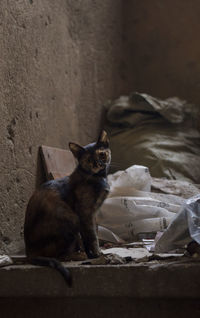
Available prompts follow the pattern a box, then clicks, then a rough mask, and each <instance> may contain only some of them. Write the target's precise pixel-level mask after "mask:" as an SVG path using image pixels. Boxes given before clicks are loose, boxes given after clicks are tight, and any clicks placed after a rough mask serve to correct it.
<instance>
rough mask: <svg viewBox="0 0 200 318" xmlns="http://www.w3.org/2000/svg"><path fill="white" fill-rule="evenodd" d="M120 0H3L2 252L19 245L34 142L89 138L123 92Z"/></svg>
mask: <svg viewBox="0 0 200 318" xmlns="http://www.w3.org/2000/svg"><path fill="white" fill-rule="evenodd" d="M121 12H122V8H121V1H119V0H110V1H94V0H84V1H81V0H76V1H72V0H56V1H54V0H37V1H36V0H18V1H12V0H7V1H6V0H2V1H1V4H0V51H1V54H0V113H1V116H0V135H1V139H0V154H1V160H0V224H1V225H0V250H1V251H12V252H14V251H15V250H16V249H18V248H19V247H20V246H21V242H22V228H23V220H24V212H25V207H26V204H27V202H28V199H29V197H30V195H31V193H32V191H33V190H34V188H35V185H36V183H37V182H38V181H40V180H38V178H39V175H40V172H41V169H40V166H39V159H38V146H39V145H41V144H45V145H50V146H57V147H63V148H67V147H68V142H69V140H72V141H76V142H82V143H88V142H89V141H92V140H94V138H96V136H97V132H98V130H99V127H100V119H101V114H102V104H103V103H104V102H105V100H106V99H108V98H113V97H116V96H118V94H120V92H121V90H122V87H123V78H122V77H123V76H121V74H120V65H121V56H122V47H121V33H122V29H121Z"/></svg>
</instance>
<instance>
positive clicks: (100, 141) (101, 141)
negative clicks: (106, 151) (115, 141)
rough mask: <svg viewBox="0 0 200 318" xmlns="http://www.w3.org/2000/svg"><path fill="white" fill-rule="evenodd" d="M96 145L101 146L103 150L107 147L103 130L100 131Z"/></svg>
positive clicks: (106, 139)
mask: <svg viewBox="0 0 200 318" xmlns="http://www.w3.org/2000/svg"><path fill="white" fill-rule="evenodd" d="M97 144H98V145H100V146H103V147H104V148H108V147H109V139H108V135H107V132H106V131H105V130H102V132H101V133H100V135H99V138H98V141H97Z"/></svg>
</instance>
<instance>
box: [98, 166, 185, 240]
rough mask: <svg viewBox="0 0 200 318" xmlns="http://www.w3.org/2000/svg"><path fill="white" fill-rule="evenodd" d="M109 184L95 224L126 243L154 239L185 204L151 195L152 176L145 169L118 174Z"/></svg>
mask: <svg viewBox="0 0 200 318" xmlns="http://www.w3.org/2000/svg"><path fill="white" fill-rule="evenodd" d="M108 182H109V184H110V188H111V193H110V196H109V197H108V198H107V199H106V200H105V201H104V203H103V205H102V207H101V208H100V210H99V212H98V214H97V224H98V225H101V226H103V227H104V228H106V229H109V230H110V231H112V232H113V233H114V234H115V235H118V236H119V238H121V239H123V240H125V241H128V242H132V241H134V240H137V239H138V238H139V236H140V234H146V235H147V234H148V233H149V234H153V235H154V236H155V235H156V232H157V231H163V230H164V229H166V228H167V226H168V225H169V223H170V222H171V220H172V218H174V215H175V213H177V212H178V211H179V209H180V204H181V203H182V202H183V201H184V199H179V198H178V197H175V196H173V195H166V196H165V195H164V194H163V195H162V194H157V193H154V194H152V193H151V192H150V189H151V176H150V174H149V170H148V168H147V167H144V166H136V165H135V166H132V167H130V168H128V169H126V170H125V171H118V172H117V173H115V174H114V175H110V176H109V178H108ZM126 194H127V195H126ZM173 199H174V200H173ZM171 202H172V203H171ZM147 237H148V235H147ZM151 237H152V236H151Z"/></svg>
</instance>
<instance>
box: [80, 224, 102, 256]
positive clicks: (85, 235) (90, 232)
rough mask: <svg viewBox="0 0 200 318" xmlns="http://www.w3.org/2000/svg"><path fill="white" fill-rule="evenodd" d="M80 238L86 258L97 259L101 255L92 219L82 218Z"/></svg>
mask: <svg viewBox="0 0 200 318" xmlns="http://www.w3.org/2000/svg"><path fill="white" fill-rule="evenodd" d="M81 237H82V240H83V245H84V248H85V252H86V254H87V256H88V258H96V257H99V256H100V255H101V253H100V249H99V241H98V237H97V233H96V224H95V220H94V218H92V219H91V218H84V219H82V220H81Z"/></svg>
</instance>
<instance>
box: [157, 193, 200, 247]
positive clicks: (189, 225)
mask: <svg viewBox="0 0 200 318" xmlns="http://www.w3.org/2000/svg"><path fill="white" fill-rule="evenodd" d="M192 240H195V241H196V242H197V243H199V244H200V194H199V195H197V196H194V197H192V198H190V199H188V200H187V201H186V202H185V204H184V205H183V206H182V208H181V210H180V212H179V213H178V214H177V216H176V217H175V218H174V220H173V221H172V222H171V224H170V225H169V227H168V229H167V230H166V231H165V232H164V233H163V235H162V236H161V237H160V239H159V240H158V241H157V243H156V245H155V251H156V252H158V253H162V252H169V251H172V250H175V249H177V248H183V247H184V246H185V245H186V244H188V243H189V242H191V241H192Z"/></svg>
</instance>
